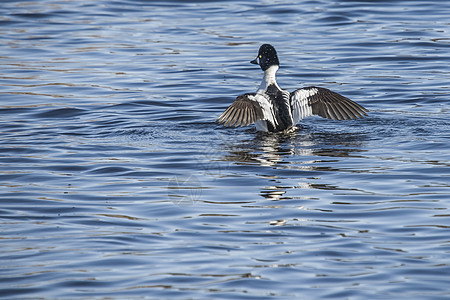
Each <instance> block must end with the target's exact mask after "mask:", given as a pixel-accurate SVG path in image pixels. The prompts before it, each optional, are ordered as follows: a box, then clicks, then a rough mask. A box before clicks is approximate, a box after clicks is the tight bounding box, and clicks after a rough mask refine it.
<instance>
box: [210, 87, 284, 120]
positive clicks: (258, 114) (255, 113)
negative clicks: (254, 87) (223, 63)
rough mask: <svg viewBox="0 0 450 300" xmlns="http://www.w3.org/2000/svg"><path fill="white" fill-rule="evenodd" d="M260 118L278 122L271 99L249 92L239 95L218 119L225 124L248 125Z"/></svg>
mask: <svg viewBox="0 0 450 300" xmlns="http://www.w3.org/2000/svg"><path fill="white" fill-rule="evenodd" d="M260 120H267V121H270V122H272V124H276V122H275V117H274V113H273V108H272V106H271V105H270V103H269V100H268V99H267V98H266V97H264V96H263V95H261V94H256V93H248V94H244V95H241V96H238V97H237V98H236V100H235V101H234V102H233V103H232V104H231V105H230V106H229V107H228V108H227V109H226V110H225V111H224V112H223V114H222V115H221V116H220V117H219V118H218V119H217V121H216V122H217V123H218V124H223V125H224V126H235V127H238V126H246V125H250V124H253V123H255V122H257V121H260Z"/></svg>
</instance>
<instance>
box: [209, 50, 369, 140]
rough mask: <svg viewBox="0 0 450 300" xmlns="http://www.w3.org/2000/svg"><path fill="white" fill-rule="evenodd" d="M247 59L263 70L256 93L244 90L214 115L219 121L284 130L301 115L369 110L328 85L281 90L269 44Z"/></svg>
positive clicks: (358, 114) (340, 116)
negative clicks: (290, 90) (217, 114)
mask: <svg viewBox="0 0 450 300" xmlns="http://www.w3.org/2000/svg"><path fill="white" fill-rule="evenodd" d="M250 63H252V64H255V65H259V66H260V67H261V70H263V71H264V77H263V79H262V82H261V84H260V86H259V88H258V90H257V91H256V93H245V94H243V95H240V96H238V97H236V100H235V101H234V102H233V103H232V104H231V105H230V106H229V107H228V108H227V109H226V110H225V111H224V112H223V113H222V114H221V115H220V117H219V118H218V119H217V121H216V122H217V123H218V124H219V125H223V126H225V127H231V126H234V127H240V126H248V125H251V124H253V123H254V124H255V125H256V130H258V131H262V132H287V131H292V130H295V129H296V127H295V125H296V124H298V123H299V121H300V120H302V119H303V118H306V117H309V116H313V115H317V116H320V117H323V118H328V119H332V120H351V119H359V118H364V117H365V116H367V112H368V111H369V110H368V109H366V108H365V107H363V106H361V105H359V104H358V103H356V102H354V101H352V100H350V99H349V98H347V97H344V96H342V95H340V94H338V93H336V92H333V91H331V90H329V89H326V88H323V87H317V86H309V87H303V88H299V89H297V90H295V91H293V92H288V91H285V90H282V89H281V88H280V87H279V85H278V83H277V81H276V73H277V71H278V69H279V66H280V63H279V60H278V55H277V51H276V50H275V48H274V47H273V46H272V45H270V44H263V45H261V47H260V48H259V51H258V55H257V57H256V58H255V59H254V60H252V61H250Z"/></svg>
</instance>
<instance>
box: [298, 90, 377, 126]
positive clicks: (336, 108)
mask: <svg viewBox="0 0 450 300" xmlns="http://www.w3.org/2000/svg"><path fill="white" fill-rule="evenodd" d="M291 108H292V117H293V119H294V123H297V122H298V121H300V120H301V119H303V118H305V117H308V116H312V115H317V116H321V117H323V118H328V119H333V120H350V119H357V118H363V117H364V116H367V113H366V112H368V111H369V110H368V109H366V108H364V107H362V106H361V105H359V104H358V103H356V102H354V101H352V100H350V99H348V98H347V97H344V96H342V95H339V94H338V93H335V92H333V91H330V90H328V89H325V88H320V87H314V86H311V87H306V88H301V89H298V90H296V91H294V92H292V93H291Z"/></svg>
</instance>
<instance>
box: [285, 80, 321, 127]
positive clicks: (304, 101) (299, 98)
mask: <svg viewBox="0 0 450 300" xmlns="http://www.w3.org/2000/svg"><path fill="white" fill-rule="evenodd" d="M318 91H319V90H318V89H316V88H309V89H299V90H296V91H295V92H294V93H293V95H292V97H291V107H292V118H293V120H294V124H295V123H298V122H299V121H300V120H301V119H303V118H306V117H309V116H312V115H313V112H312V107H311V105H310V103H309V98H310V97H312V96H314V95H315V94H317V93H318Z"/></svg>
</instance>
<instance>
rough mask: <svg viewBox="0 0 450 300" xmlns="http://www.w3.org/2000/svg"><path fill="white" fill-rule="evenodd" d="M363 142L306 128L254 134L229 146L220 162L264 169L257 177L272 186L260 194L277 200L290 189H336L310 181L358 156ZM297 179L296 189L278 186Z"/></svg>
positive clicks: (356, 137)
mask: <svg viewBox="0 0 450 300" xmlns="http://www.w3.org/2000/svg"><path fill="white" fill-rule="evenodd" d="M364 140H365V138H364V135H363V134H355V133H342V132H340V133H336V132H313V131H311V130H308V128H306V129H301V130H297V131H296V132H292V133H289V134H263V133H256V134H254V135H253V138H252V139H251V140H241V141H240V142H239V143H233V144H228V145H227V146H226V150H227V154H226V155H225V156H224V157H223V158H222V159H223V160H225V161H228V162H232V163H233V164H238V165H253V166H255V165H259V166H261V167H266V168H262V169H261V170H258V176H260V177H264V178H267V179H268V180H269V182H270V184H271V185H268V186H265V187H263V188H261V192H260V195H261V196H262V197H264V198H266V199H270V200H274V201H277V200H280V199H281V198H282V197H283V195H284V194H285V193H286V190H287V189H289V188H303V189H305V188H306V189H322V190H330V189H339V188H338V187H336V186H331V185H328V184H323V183H321V184H320V183H319V184H314V183H311V182H312V181H315V180H313V179H319V178H318V177H320V174H323V172H327V171H329V172H339V171H340V169H339V165H340V164H339V162H340V161H341V160H343V159H344V158H347V157H359V156H361V152H363V151H364V150H363V149H362V145H363V143H364ZM267 167H268V168H267ZM290 171H292V172H290ZM346 171H348V170H346ZM296 176H299V177H301V178H298V179H299V180H296V185H297V186H295V187H293V186H283V185H282V184H281V181H282V180H283V179H286V178H287V179H296ZM307 178H308V179H309V180H306V179H307Z"/></svg>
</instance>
